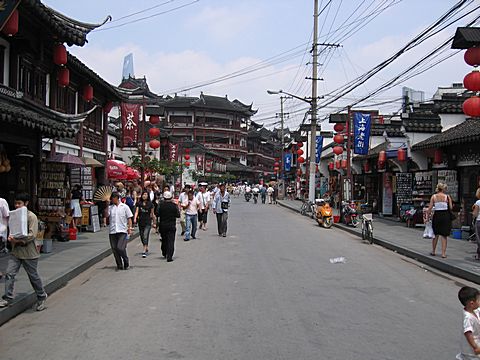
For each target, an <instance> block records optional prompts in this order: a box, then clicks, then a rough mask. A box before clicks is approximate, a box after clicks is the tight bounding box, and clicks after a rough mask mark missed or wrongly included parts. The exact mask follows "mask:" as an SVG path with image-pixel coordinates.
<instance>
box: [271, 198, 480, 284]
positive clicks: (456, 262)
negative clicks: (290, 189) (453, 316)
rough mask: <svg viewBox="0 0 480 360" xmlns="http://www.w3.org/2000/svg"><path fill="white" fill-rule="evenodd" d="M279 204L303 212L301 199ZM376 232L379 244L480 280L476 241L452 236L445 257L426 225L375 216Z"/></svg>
mask: <svg viewBox="0 0 480 360" xmlns="http://www.w3.org/2000/svg"><path fill="white" fill-rule="evenodd" d="M278 204H279V205H281V206H283V207H286V208H288V209H290V210H293V211H296V212H300V207H301V206H302V203H301V201H297V200H293V201H292V200H279V201H278ZM312 221H313V220H312ZM334 226H335V227H336V228H339V229H342V230H345V231H348V232H350V233H352V234H355V235H358V236H359V237H361V226H360V225H358V226H357V227H356V228H353V227H350V226H345V225H343V224H334ZM319 230H320V229H319ZM326 231H328V230H326ZM373 235H374V242H375V243H376V244H378V245H381V246H383V247H385V248H387V249H390V250H393V251H396V252H398V253H399V254H402V255H405V256H408V257H410V258H413V259H415V260H418V261H420V262H422V263H424V264H426V265H428V266H430V267H432V268H436V269H439V270H441V271H443V272H446V273H449V274H452V275H454V276H458V277H460V278H463V279H465V280H468V281H472V282H475V283H477V284H480V261H477V260H475V259H474V256H475V254H476V250H477V244H476V242H469V241H466V240H457V239H453V238H451V237H449V238H448V245H447V258H446V259H442V258H441V256H440V253H441V248H440V245H441V242H440V241H439V242H438V245H437V256H431V255H430V252H431V251H432V240H431V239H424V238H423V237H422V235H423V228H407V227H406V225H405V223H401V222H394V221H390V220H385V219H381V218H374V220H373Z"/></svg>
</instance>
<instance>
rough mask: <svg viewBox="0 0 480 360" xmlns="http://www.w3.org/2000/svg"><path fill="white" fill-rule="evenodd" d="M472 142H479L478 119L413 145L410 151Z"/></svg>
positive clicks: (479, 129)
mask: <svg viewBox="0 0 480 360" xmlns="http://www.w3.org/2000/svg"><path fill="white" fill-rule="evenodd" d="M473 141H480V119H467V120H465V121H464V122H462V123H460V124H458V125H457V126H454V127H452V128H450V129H448V130H445V131H444V132H442V133H440V134H438V135H434V136H432V137H430V138H428V139H426V140H424V141H422V142H419V143H418V144H415V145H414V146H413V147H412V150H423V149H431V148H437V147H445V146H450V145H455V144H465V143H469V142H473Z"/></svg>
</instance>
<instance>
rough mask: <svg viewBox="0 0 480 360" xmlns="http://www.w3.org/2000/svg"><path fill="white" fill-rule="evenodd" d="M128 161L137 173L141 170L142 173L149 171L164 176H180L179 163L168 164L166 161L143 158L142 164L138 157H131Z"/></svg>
mask: <svg viewBox="0 0 480 360" xmlns="http://www.w3.org/2000/svg"><path fill="white" fill-rule="evenodd" d="M130 161H131V164H130V166H131V167H132V168H134V169H137V170H139V171H141V170H142V168H143V170H144V171H149V172H152V173H157V174H160V175H165V176H171V175H180V163H178V162H176V161H173V162H169V161H166V160H158V159H155V158H153V159H152V158H150V157H145V160H144V162H143V164H142V159H141V157H140V156H138V155H135V156H131V157H130Z"/></svg>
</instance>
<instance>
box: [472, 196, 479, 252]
mask: <svg viewBox="0 0 480 360" xmlns="http://www.w3.org/2000/svg"><path fill="white" fill-rule="evenodd" d="M475 196H476V197H477V201H476V202H475V204H474V205H473V228H474V229H475V235H476V236H477V255H476V256H475V259H477V260H480V188H478V189H477V192H476V193H475Z"/></svg>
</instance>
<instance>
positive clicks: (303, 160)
mask: <svg viewBox="0 0 480 360" xmlns="http://www.w3.org/2000/svg"><path fill="white" fill-rule="evenodd" d="M297 161H298V163H299V164H303V163H304V162H305V159H304V158H303V157H301V156H300V157H299V158H298V160H297Z"/></svg>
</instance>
